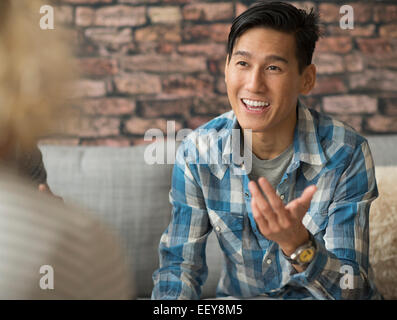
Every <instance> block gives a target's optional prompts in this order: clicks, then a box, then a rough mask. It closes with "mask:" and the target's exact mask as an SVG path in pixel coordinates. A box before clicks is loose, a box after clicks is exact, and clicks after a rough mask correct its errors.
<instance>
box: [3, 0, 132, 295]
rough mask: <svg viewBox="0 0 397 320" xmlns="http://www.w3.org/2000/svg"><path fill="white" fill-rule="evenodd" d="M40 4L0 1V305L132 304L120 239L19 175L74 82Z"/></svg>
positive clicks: (65, 52) (66, 52)
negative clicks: (12, 302)
mask: <svg viewBox="0 0 397 320" xmlns="http://www.w3.org/2000/svg"><path fill="white" fill-rule="evenodd" d="M41 5H43V3H42V2H41V1H39V0H30V1H26V0H12V1H11V0H2V1H0V163H1V164H0V255H1V259H0V299H131V298H134V297H135V294H134V288H132V287H131V281H130V280H131V278H130V277H131V272H130V271H129V270H128V267H127V263H126V259H125V255H124V251H123V248H122V245H121V242H120V241H119V239H118V237H117V236H116V235H115V234H114V233H113V232H111V231H110V230H109V228H108V227H107V226H106V225H105V224H104V223H102V222H101V221H98V220H96V219H94V217H93V216H91V215H90V213H88V212H84V211H82V210H81V209H78V208H74V207H72V206H66V205H65V204H64V203H63V202H59V201H57V200H56V199H54V198H53V197H50V196H48V195H47V194H46V193H42V192H39V191H38V190H37V189H38V188H37V182H39V184H40V183H41V182H44V181H45V180H44V179H42V180H41V178H39V179H38V180H36V181H35V177H40V176H41V177H43V175H42V172H34V171H33V172H30V173H29V172H28V174H23V175H21V174H20V167H21V161H25V162H27V163H28V164H27V165H26V163H25V168H29V167H30V168H33V167H36V168H40V164H39V163H42V160H41V155H40V156H39V155H38V154H37V153H35V151H32V150H36V149H35V148H37V147H36V142H37V141H38V138H39V137H41V136H42V135H45V134H48V133H50V132H52V130H53V128H54V127H56V126H58V125H59V122H57V121H56V120H55V119H57V120H61V121H62V122H64V121H66V120H65V118H63V117H61V115H62V114H63V112H62V110H64V109H65V108H66V100H65V98H67V95H68V90H66V89H65V88H66V87H67V85H66V84H69V81H71V80H72V79H73V70H74V68H73V67H72V65H71V61H72V59H71V56H70V55H69V50H68V48H67V47H66V46H65V45H64V42H65V35H64V34H63V33H62V31H61V29H60V27H59V26H57V27H56V30H41V29H40V28H39V20H40V14H39V9H40V7H41ZM16 152H17V153H16ZM32 152H33V153H32ZM16 154H18V155H22V156H16ZM29 154H30V155H31V156H32V157H33V158H34V159H37V160H32V159H29V156H26V155H29ZM18 159H24V160H21V161H19V160H18ZM29 163H30V164H29ZM32 164H39V165H32ZM23 166H24V164H23V163H22V167H23ZM18 168H19V169H18ZM40 188H41V189H43V187H40Z"/></svg>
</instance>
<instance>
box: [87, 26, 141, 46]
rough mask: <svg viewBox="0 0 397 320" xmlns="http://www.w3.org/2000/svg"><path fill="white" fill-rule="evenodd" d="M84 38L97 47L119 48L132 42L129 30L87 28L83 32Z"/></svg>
mask: <svg viewBox="0 0 397 320" xmlns="http://www.w3.org/2000/svg"><path fill="white" fill-rule="evenodd" d="M84 35H85V37H86V38H87V39H88V40H90V41H92V42H94V43H97V44H99V45H113V46H116V47H117V46H120V45H121V44H127V43H130V42H131V41H132V40H133V36H132V31H131V29H130V28H123V29H117V28H88V29H86V30H85V32H84Z"/></svg>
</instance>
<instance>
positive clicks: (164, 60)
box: [121, 54, 207, 73]
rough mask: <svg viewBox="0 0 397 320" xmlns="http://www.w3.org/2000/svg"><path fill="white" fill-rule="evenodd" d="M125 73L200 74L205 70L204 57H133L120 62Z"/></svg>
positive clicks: (151, 55) (205, 62) (150, 55)
mask: <svg viewBox="0 0 397 320" xmlns="http://www.w3.org/2000/svg"><path fill="white" fill-rule="evenodd" d="M121 66H122V68H123V69H125V70H127V71H150V72H187V73H192V72H200V71H206V70H207V61H206V59H205V58H204V57H182V56H177V55H158V54H156V55H153V54H149V55H135V56H130V57H125V58H124V59H122V60H121Z"/></svg>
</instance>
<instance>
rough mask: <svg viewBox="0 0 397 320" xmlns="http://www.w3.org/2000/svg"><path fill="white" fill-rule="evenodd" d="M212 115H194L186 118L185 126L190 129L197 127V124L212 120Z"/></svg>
mask: <svg viewBox="0 0 397 320" xmlns="http://www.w3.org/2000/svg"><path fill="white" fill-rule="evenodd" d="M212 119H213V117H211V116H195V117H191V118H189V119H187V126H188V128H190V129H193V130H194V129H197V128H198V127H199V126H201V125H203V124H205V123H207V122H208V121H210V120H212Z"/></svg>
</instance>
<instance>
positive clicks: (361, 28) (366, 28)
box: [327, 24, 376, 37]
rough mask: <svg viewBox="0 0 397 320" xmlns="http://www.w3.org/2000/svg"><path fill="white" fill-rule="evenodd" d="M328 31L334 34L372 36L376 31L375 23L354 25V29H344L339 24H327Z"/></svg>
mask: <svg viewBox="0 0 397 320" xmlns="http://www.w3.org/2000/svg"><path fill="white" fill-rule="evenodd" d="M327 33H328V34H332V35H333V36H344V37H347V36H351V37H371V36H374V35H375V33H376V26H375V25H374V24H365V25H354V28H353V29H342V28H341V27H340V26H339V25H338V26H335V25H329V26H327Z"/></svg>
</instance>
